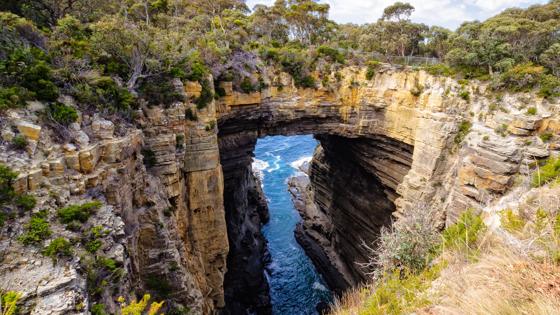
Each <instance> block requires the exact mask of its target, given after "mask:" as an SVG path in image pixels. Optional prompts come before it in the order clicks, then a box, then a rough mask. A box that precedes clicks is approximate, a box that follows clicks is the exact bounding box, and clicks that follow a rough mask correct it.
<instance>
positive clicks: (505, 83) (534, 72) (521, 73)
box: [497, 63, 544, 92]
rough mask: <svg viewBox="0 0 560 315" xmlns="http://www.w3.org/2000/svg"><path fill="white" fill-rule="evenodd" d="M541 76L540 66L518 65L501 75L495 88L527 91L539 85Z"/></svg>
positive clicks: (542, 71) (541, 68) (542, 72)
mask: <svg viewBox="0 0 560 315" xmlns="http://www.w3.org/2000/svg"><path fill="white" fill-rule="evenodd" d="M543 74H544V68H543V67H541V66H535V65H533V64H532V63H524V64H519V65H516V66H514V67H513V68H511V69H510V70H508V71H506V72H504V73H502V75H501V76H500V77H499V83H498V84H497V87H504V88H506V89H509V90H511V91H515V92H522V91H528V90H530V89H532V88H534V87H535V86H536V85H537V84H538V83H539V81H540V80H541V76H542V75H543Z"/></svg>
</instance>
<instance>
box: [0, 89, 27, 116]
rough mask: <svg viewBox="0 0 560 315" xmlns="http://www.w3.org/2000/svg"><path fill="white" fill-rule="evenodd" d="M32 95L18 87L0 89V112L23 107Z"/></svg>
mask: <svg viewBox="0 0 560 315" xmlns="http://www.w3.org/2000/svg"><path fill="white" fill-rule="evenodd" d="M33 98H34V94H33V93H32V92H30V91H29V90H27V89H26V88H23V87H20V86H12V87H0V111H1V110H5V109H8V108H16V107H25V105H26V103H25V102H26V101H28V100H32V99H33Z"/></svg>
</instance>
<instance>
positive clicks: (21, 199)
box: [14, 194, 37, 211]
mask: <svg viewBox="0 0 560 315" xmlns="http://www.w3.org/2000/svg"><path fill="white" fill-rule="evenodd" d="M36 204H37V200H36V199H35V197H33V196H32V195H27V194H24V195H19V196H17V197H16V198H15V199H14V205H15V206H16V207H18V208H19V209H21V210H23V211H31V210H33V208H35V205H36Z"/></svg>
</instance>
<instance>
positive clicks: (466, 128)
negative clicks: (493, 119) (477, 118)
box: [453, 120, 472, 144]
mask: <svg viewBox="0 0 560 315" xmlns="http://www.w3.org/2000/svg"><path fill="white" fill-rule="evenodd" d="M471 128H472V123H471V122H470V121H468V120H463V121H462V122H461V124H460V125H459V131H458V132H457V135H456V136H455V138H454V139H453V141H454V142H455V144H460V143H461V142H463V140H465V137H466V136H467V135H468V134H469V132H471Z"/></svg>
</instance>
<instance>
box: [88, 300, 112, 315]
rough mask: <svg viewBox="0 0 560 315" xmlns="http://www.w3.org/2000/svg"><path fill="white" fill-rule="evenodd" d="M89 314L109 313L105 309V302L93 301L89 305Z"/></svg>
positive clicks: (102, 314) (103, 314)
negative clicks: (93, 302)
mask: <svg viewBox="0 0 560 315" xmlns="http://www.w3.org/2000/svg"><path fill="white" fill-rule="evenodd" d="M90 312H91V315H109V313H107V311H106V310H105V304H100V303H95V304H93V305H92V306H91V310H90Z"/></svg>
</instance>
